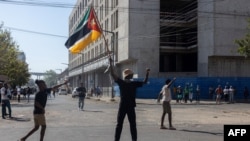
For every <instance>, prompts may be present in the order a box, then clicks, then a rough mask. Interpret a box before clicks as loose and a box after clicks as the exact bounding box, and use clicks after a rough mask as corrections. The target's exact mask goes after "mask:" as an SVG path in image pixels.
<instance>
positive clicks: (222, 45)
mask: <svg viewBox="0 0 250 141" xmlns="http://www.w3.org/2000/svg"><path fill="white" fill-rule="evenodd" d="M249 5H250V1H249V0H237V1H235V0H224V1H206V0H200V1H199V3H198V76H209V71H208V70H209V68H210V67H212V66H209V65H208V62H209V60H208V58H209V56H239V54H238V53H237V46H236V44H235V43H234V41H235V40H236V39H239V38H242V37H244V36H245V33H246V31H247V30H246V27H247V25H248V23H247V18H248V17H249V16H246V15H247V13H249V12H250V8H249ZM217 59H218V58H217ZM225 63H228V62H225ZM218 69H219V68H218ZM234 69H236V68H231V71H232V72H231V73H229V74H231V75H232V74H233V75H234V76H237V74H234V73H233V72H235V71H234ZM210 70H211V69H210ZM228 71H229V70H228ZM210 73H213V72H210ZM224 76H227V75H226V74H224Z"/></svg>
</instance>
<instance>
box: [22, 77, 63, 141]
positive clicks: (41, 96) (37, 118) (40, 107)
mask: <svg viewBox="0 0 250 141" xmlns="http://www.w3.org/2000/svg"><path fill="white" fill-rule="evenodd" d="M35 83H36V84H37V86H38V87H39V92H38V93H36V96H35V102H34V111H33V114H34V124H35V126H34V128H33V129H32V130H31V131H30V132H29V133H28V134H27V135H26V136H24V137H23V138H21V139H20V141H25V140H26V139H27V138H28V137H29V136H30V135H32V134H33V133H34V132H35V131H37V130H38V129H39V126H41V133H40V141H43V138H44V134H45V129H46V119H45V106H46V103H47V96H48V93H50V92H51V91H52V90H55V89H57V88H59V87H60V86H62V85H64V84H66V83H67V81H65V82H64V83H63V84H60V85H56V86H54V87H53V88H47V85H46V84H45V82H44V81H43V80H36V81H35Z"/></svg>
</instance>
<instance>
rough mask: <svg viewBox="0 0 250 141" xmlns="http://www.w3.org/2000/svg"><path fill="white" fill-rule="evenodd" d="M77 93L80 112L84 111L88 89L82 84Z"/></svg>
mask: <svg viewBox="0 0 250 141" xmlns="http://www.w3.org/2000/svg"><path fill="white" fill-rule="evenodd" d="M76 92H77V93H78V94H79V95H78V98H79V102H78V110H83V107H84V99H85V97H86V92H87V91H86V88H85V87H84V86H83V83H82V82H81V83H80V87H78V88H77V89H76Z"/></svg>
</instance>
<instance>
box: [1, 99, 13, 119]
mask: <svg viewBox="0 0 250 141" xmlns="http://www.w3.org/2000/svg"><path fill="white" fill-rule="evenodd" d="M6 107H7V108H8V111H9V117H11V107H10V101H9V100H2V117H3V118H4V116H5V114H6Z"/></svg>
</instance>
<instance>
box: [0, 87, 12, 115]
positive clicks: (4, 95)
mask: <svg viewBox="0 0 250 141" xmlns="http://www.w3.org/2000/svg"><path fill="white" fill-rule="evenodd" d="M10 96H11V92H10V89H9V87H8V84H7V83H4V84H3V87H2V88H1V99H2V101H1V102H2V118H3V119H5V115H6V107H7V108H8V112H9V118H12V116H11V104H10Z"/></svg>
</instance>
